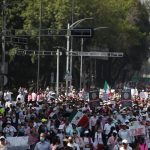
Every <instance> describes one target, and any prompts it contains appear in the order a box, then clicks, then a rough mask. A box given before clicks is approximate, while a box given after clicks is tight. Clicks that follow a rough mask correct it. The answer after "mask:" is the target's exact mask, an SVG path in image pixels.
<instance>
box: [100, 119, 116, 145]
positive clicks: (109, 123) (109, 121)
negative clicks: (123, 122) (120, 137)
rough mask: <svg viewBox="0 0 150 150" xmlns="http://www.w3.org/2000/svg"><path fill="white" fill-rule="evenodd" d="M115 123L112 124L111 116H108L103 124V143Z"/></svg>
mask: <svg viewBox="0 0 150 150" xmlns="http://www.w3.org/2000/svg"><path fill="white" fill-rule="evenodd" d="M114 126H115V125H114V124H112V119H111V118H108V123H105V125H104V131H103V132H104V135H105V136H104V145H106V144H107V140H108V135H109V133H110V131H111V128H112V127H114Z"/></svg>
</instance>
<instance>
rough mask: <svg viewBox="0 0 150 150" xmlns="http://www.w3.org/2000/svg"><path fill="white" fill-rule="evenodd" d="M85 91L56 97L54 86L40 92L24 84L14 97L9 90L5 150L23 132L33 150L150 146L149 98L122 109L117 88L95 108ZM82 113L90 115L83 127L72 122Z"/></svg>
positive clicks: (3, 109) (3, 111)
mask: <svg viewBox="0 0 150 150" xmlns="http://www.w3.org/2000/svg"><path fill="white" fill-rule="evenodd" d="M83 94H84V91H82V92H78V91H76V90H74V89H73V90H72V91H71V92H70V93H68V95H65V92H60V94H59V96H57V95H56V93H55V92H54V91H52V90H50V89H49V88H46V89H45V90H40V91H39V92H35V91H28V90H27V89H26V88H22V87H21V88H19V90H18V95H17V96H16V97H14V96H13V93H12V92H10V91H5V92H4V94H3V97H2V98H1V103H0V150H7V149H8V148H9V147H10V146H11V145H10V143H9V141H8V140H7V138H8V137H22V136H28V145H29V147H28V149H29V150H132V149H133V150H148V149H150V99H149V98H147V99H141V98H140V97H139V96H138V95H137V96H136V98H135V97H132V106H126V107H125V106H124V107H123V106H122V104H121V98H120V97H119V96H115V95H119V93H117V92H116V91H115V90H114V93H112V94H111V97H109V98H108V100H107V101H104V100H103V99H102V98H101V97H99V99H98V104H97V106H94V107H92V106H91V102H90V99H86V98H85V97H84V96H83ZM77 112H81V113H82V116H83V115H84V116H86V123H85V122H84V125H83V123H82V124H78V123H74V122H72V118H73V117H72V116H73V114H76V113H77ZM74 116H75V115H74ZM80 119H81V118H80V116H78V118H77V120H80ZM83 121H85V120H83ZM133 129H134V130H135V131H134V130H133ZM138 129H139V130H138ZM22 150H23V149H22Z"/></svg>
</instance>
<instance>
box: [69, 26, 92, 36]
mask: <svg viewBox="0 0 150 150" xmlns="http://www.w3.org/2000/svg"><path fill="white" fill-rule="evenodd" d="M70 32H71V36H73V37H78V38H88V37H92V36H93V33H94V31H93V29H92V28H73V29H70Z"/></svg>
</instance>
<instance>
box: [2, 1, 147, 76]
mask: <svg viewBox="0 0 150 150" xmlns="http://www.w3.org/2000/svg"><path fill="white" fill-rule="evenodd" d="M6 1H7V2H8V3H11V4H12V5H9V7H8V8H7V9H6V16H7V28H8V29H13V28H15V29H23V30H16V33H17V34H18V35H23V34H28V35H30V36H29V37H27V38H28V40H29V43H28V48H29V49H33V50H38V34H39V22H40V0H13V1H11V0H6ZM72 3H73V0H41V4H42V5H41V7H42V10H41V11H42V18H41V22H42V29H66V28H67V23H70V24H71V23H72V19H73V21H74V22H75V21H76V20H79V19H82V18H89V17H93V18H94V19H93V20H86V21H84V22H82V23H81V24H80V25H79V26H82V27H93V28H95V27H99V26H106V27H108V29H101V30H97V31H95V35H94V37H93V38H92V39H90V40H87V41H88V42H86V41H85V43H86V45H85V46H84V47H85V48H88V47H92V46H93V47H94V46H95V47H100V48H103V47H107V48H109V49H110V51H123V52H124V53H125V54H127V56H128V62H127V64H130V65H131V66H133V68H134V69H140V66H141V64H142V62H143V61H145V59H146V54H147V50H148V49H147V37H148V32H149V22H148V12H147V9H146V8H145V6H144V5H141V4H140V3H139V2H138V1H137V0H93V1H91V0H74V7H72ZM72 11H73V12H72ZM72 14H73V18H72ZM1 18H2V16H1ZM0 27H1V28H2V19H1V21H0ZM55 46H63V47H66V38H65V37H42V38H41V49H42V50H51V49H53V47H55ZM73 46H74V47H73V49H80V39H79V40H78V39H76V40H74V44H73ZM17 47H19V48H23V49H24V48H25V46H24V45H19V46H17ZM7 48H8V49H10V50H9V61H10V62H11V63H12V61H13V60H15V54H16V46H15V45H14V44H13V43H12V44H11V45H8V44H7ZM138 54H139V55H140V58H139V59H137V57H135V56H138ZM133 60H134V61H133ZM15 61H16V60H15ZM61 61H62V63H61V65H62V64H63V65H62V66H61V67H62V68H64V70H65V59H62V60H61ZM125 62H126V60H125V61H124V60H122V61H120V60H116V59H113V60H112V63H111V67H112V70H115V71H113V72H112V75H111V78H113V79H115V78H116V75H115V73H114V72H116V74H118V73H117V69H116V68H117V66H120V67H121V68H122V69H123V68H124V66H123V64H124V65H126V63H125ZM14 63H15V62H14ZM18 63H19V62H18ZM30 63H31V64H32V63H35V64H36V63H37V56H35V55H32V56H30V60H29V59H28V60H27V64H30ZM87 64H88V63H87ZM24 65H25V64H24ZM45 65H46V66H47V68H50V70H48V71H47V72H45V74H50V72H51V69H52V70H55V69H56V58H55V57H51V58H46V57H45V58H42V62H41V66H45ZM31 66H32V65H31ZM135 66H136V67H135ZM27 67H29V66H27ZM31 70H32V69H31ZM13 71H15V69H14V70H13ZM64 72H65V71H64ZM64 72H62V74H63V73H64ZM43 74H44V73H43ZM62 76H63V75H62Z"/></svg>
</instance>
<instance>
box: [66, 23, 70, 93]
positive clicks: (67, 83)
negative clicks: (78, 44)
mask: <svg viewBox="0 0 150 150" xmlns="http://www.w3.org/2000/svg"><path fill="white" fill-rule="evenodd" d="M69 49H70V24H69V23H68V27H67V52H66V55H67V56H66V57H67V58H66V74H67V73H69ZM68 85H69V81H68V80H67V78H66V95H68Z"/></svg>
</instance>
